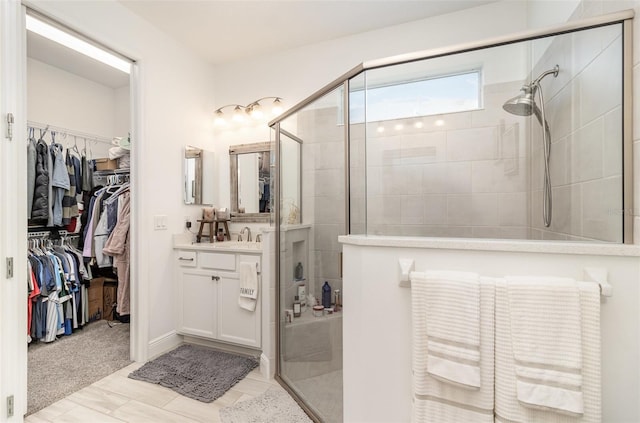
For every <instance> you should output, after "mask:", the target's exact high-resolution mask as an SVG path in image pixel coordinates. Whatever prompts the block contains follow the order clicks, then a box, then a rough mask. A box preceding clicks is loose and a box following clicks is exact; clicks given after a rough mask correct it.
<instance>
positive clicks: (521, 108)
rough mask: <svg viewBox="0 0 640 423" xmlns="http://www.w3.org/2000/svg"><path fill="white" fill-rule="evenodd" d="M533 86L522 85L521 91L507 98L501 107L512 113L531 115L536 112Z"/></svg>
mask: <svg viewBox="0 0 640 423" xmlns="http://www.w3.org/2000/svg"><path fill="white" fill-rule="evenodd" d="M534 94H535V87H533V88H532V87H531V86H529V85H525V86H524V87H522V93H521V94H520V95H518V96H516V97H513V98H511V99H509V100H507V101H506V102H505V103H504V104H503V105H502V108H503V109H504V110H506V111H507V112H509V113H511V114H512V115H518V116H531V115H532V114H533V113H536V109H537V108H538V106H537V105H536V101H535V99H534Z"/></svg>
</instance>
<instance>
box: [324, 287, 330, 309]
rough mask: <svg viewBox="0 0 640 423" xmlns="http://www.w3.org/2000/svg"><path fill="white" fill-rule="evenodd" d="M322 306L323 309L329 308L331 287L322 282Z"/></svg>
mask: <svg viewBox="0 0 640 423" xmlns="http://www.w3.org/2000/svg"><path fill="white" fill-rule="evenodd" d="M322 306H323V307H324V308H329V307H331V285H329V282H327V281H324V285H322Z"/></svg>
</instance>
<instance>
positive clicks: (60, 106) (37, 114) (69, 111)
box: [27, 58, 128, 157]
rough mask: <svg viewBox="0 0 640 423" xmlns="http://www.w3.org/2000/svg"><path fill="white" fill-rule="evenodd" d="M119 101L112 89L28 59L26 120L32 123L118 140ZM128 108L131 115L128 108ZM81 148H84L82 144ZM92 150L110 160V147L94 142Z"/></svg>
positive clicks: (79, 145)
mask: <svg viewBox="0 0 640 423" xmlns="http://www.w3.org/2000/svg"><path fill="white" fill-rule="evenodd" d="M116 100H117V97H116V90H114V89H113V88H111V87H107V86H105V85H102V84H99V83H97V82H94V81H90V80H88V79H85V78H82V77H80V76H78V75H74V74H72V73H70V72H67V71H65V70H62V69H59V68H56V67H54V66H51V65H48V64H46V63H43V62H40V61H39V60H35V59H31V58H28V59H27V119H28V120H30V121H34V122H38V123H45V124H49V125H53V126H59V127H62V128H67V129H71V130H74V131H79V132H85V133H89V134H93V135H99V136H101V137H107V138H111V137H114V136H116V132H115V131H116ZM125 105H126V106H127V112H126V114H128V104H126V103H125ZM37 136H38V133H37V131H36V137H37ZM48 139H49V138H48V137H47V140H48ZM58 141H59V140H58ZM67 141H69V140H67ZM71 143H73V141H71ZM63 144H65V143H63ZM78 147H79V148H82V147H83V144H82V143H80V144H78ZM89 147H90V148H91V151H92V153H93V157H107V150H108V148H109V147H110V146H109V145H108V144H104V143H96V142H95V141H93V142H91V143H90V145H89Z"/></svg>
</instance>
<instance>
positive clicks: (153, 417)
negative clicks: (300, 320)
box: [25, 363, 282, 423]
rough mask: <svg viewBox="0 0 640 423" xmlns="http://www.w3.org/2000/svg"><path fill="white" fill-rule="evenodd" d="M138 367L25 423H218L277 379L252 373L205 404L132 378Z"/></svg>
mask: <svg viewBox="0 0 640 423" xmlns="http://www.w3.org/2000/svg"><path fill="white" fill-rule="evenodd" d="M142 364H143V363H133V364H131V365H129V366H127V367H125V368H124V369H122V370H119V371H117V372H116V373H114V374H112V375H109V376H107V377H105V378H104V379H101V380H99V381H98V382H96V383H94V384H93V385H90V386H87V387H86V388H84V389H82V390H80V391H78V392H76V393H74V394H72V395H70V396H68V397H66V398H64V399H62V400H60V401H58V402H56V403H54V404H52V405H50V406H49V407H47V408H44V409H42V410H40V411H38V412H37V413H34V414H31V415H30V416H27V417H26V418H25V422H26V423H87V422H91V423H122V422H130V423H147V422H153V423H198V422H202V423H217V422H220V416H219V413H218V412H219V410H220V409H221V408H223V407H226V406H229V405H232V404H235V403H237V402H240V401H245V400H247V399H250V398H253V397H255V396H258V395H260V394H262V393H264V392H265V391H266V390H267V389H268V388H270V387H272V386H276V387H277V388H278V389H282V388H281V387H280V385H278V383H277V382H276V381H275V380H271V381H270V380H267V379H264V378H263V377H262V375H261V374H260V372H259V370H258V369H255V370H253V371H252V372H251V373H249V374H248V375H247V377H245V378H244V379H243V380H241V381H240V382H238V383H237V384H236V385H234V386H233V388H231V389H230V390H229V391H227V392H226V393H225V394H224V395H223V396H222V397H220V398H218V399H217V400H216V401H214V402H211V403H208V404H207V403H203V402H200V401H196V400H192V399H190V398H187V397H184V396H182V395H180V394H178V393H177V392H174V391H172V390H171V389H169V388H164V387H162V386H159V385H154V384H151V383H147V382H141V381H138V380H133V379H129V378H128V377H127V375H128V374H129V373H131V372H132V371H134V370H136V369H137V368H139V367H140V366H142Z"/></svg>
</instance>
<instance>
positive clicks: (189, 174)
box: [183, 145, 214, 205]
mask: <svg viewBox="0 0 640 423" xmlns="http://www.w3.org/2000/svg"><path fill="white" fill-rule="evenodd" d="M183 173H184V190H183V191H184V203H185V204H195V205H211V204H213V182H214V177H213V153H212V152H211V151H206V150H203V149H201V148H197V147H193V146H190V145H187V146H186V147H185V148H184V169H183Z"/></svg>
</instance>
